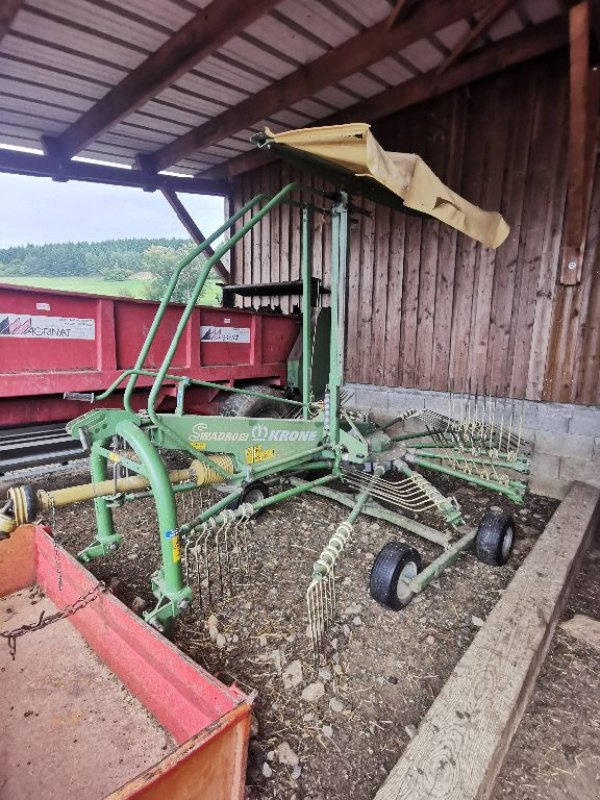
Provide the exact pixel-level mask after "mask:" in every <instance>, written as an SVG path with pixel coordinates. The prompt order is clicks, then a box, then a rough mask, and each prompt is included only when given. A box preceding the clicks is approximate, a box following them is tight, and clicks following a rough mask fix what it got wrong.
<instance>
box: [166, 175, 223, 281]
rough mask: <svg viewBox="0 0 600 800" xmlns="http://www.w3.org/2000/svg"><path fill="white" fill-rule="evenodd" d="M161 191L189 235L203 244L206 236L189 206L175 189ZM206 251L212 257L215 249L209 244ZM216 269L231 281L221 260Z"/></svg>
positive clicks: (197, 242)
mask: <svg viewBox="0 0 600 800" xmlns="http://www.w3.org/2000/svg"><path fill="white" fill-rule="evenodd" d="M161 192H162V194H163V196H164V198H165V200H166V201H167V203H168V204H169V205H170V206H171V208H172V209H173V211H174V212H175V214H176V215H177V219H178V220H179V221H180V222H181V224H182V225H183V227H184V228H185V229H186V231H187V232H188V233H189V235H190V236H191V237H192V239H193V240H194V241H195V242H196V244H202V242H204V241H205V239H206V236H204V234H203V233H202V231H201V230H200V228H199V227H198V226H197V225H196V222H195V221H194V219H193V218H192V216H191V215H190V213H189V211H188V210H187V208H186V207H185V206H184V205H183V203H182V202H181V200H180V199H179V197H177V193H176V192H175V191H173V189H161ZM204 253H205V254H206V256H208V258H211V257H212V256H214V254H215V251H214V250H213V249H212V247H211V246H210V245H209V246H208V247H207V248H206V249H205V251H204ZM215 269H216V270H217V272H218V273H219V275H220V276H221V277H222V278H224V279H225V280H226V281H227V283H229V272H228V270H227V269H226V268H225V267H224V266H223V264H222V262H221V261H218V262H217V263H216V264H215Z"/></svg>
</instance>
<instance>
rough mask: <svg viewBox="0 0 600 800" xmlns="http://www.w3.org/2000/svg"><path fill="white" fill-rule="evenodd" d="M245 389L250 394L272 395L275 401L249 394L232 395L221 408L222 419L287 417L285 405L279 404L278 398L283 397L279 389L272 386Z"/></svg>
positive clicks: (247, 387)
mask: <svg viewBox="0 0 600 800" xmlns="http://www.w3.org/2000/svg"><path fill="white" fill-rule="evenodd" d="M245 388H246V389H247V390H248V391H249V392H256V393H257V394H265V395H270V396H271V397H272V398H273V399H272V400H270V399H268V398H266V397H250V396H249V395H247V394H230V395H229V397H228V398H227V399H226V400H225V401H224V402H223V405H222V406H221V416H222V417H252V418H254V419H257V418H258V419H261V418H265V417H267V418H271V419H281V418H282V417H283V416H284V415H285V411H286V406H285V404H284V403H278V402H277V398H278V397H281V392H279V391H277V389H273V388H272V387H271V386H246V387H245Z"/></svg>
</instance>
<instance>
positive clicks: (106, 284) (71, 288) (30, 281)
mask: <svg viewBox="0 0 600 800" xmlns="http://www.w3.org/2000/svg"><path fill="white" fill-rule="evenodd" d="M0 283H13V284H16V285H17V286H34V287H36V288H38V289H58V290H62V291H67V292H84V293H85V294H101V295H106V296H110V297H137V298H142V299H145V298H147V296H148V289H149V284H150V281H140V280H136V279H135V278H127V279H126V280H123V281H110V280H103V279H102V278H87V277H80V276H77V275H76V276H74V277H72V278H65V277H61V278H49V277H47V276H46V275H32V276H30V277H28V278H22V277H19V278H13V277H10V276H9V277H7V276H5V275H1V276H0Z"/></svg>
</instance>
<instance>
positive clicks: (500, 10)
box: [436, 0, 515, 75]
mask: <svg viewBox="0 0 600 800" xmlns="http://www.w3.org/2000/svg"><path fill="white" fill-rule="evenodd" d="M514 2H515V0H498V2H496V3H494V4H493V5H492V6H490V8H489V9H488V10H487V11H486V12H485V13H484V14H482V16H481V19H480V20H479V22H478V23H477V24H476V25H475V26H474V27H473V28H471V30H469V31H467V32H466V33H465V35H464V36H463V37H462V39H461V40H460V41H459V42H457V44H456V45H455V47H454V49H453V50H452V52H451V53H450V55H449V56H448V57H447V58H446V59H444V61H442V63H441V64H440V66H439V67H438V68H437V70H436V73H437V74H438V75H441V74H442V72H446V70H447V69H448V68H449V67H451V66H452V65H453V64H456V62H457V61H459V59H460V58H461V57H462V56H463V55H464V54H465V53H466V52H467V50H468V49H469V48H470V47H471V46H472V45H473V44H475V42H476V41H477V40H478V39H480V38H481V37H482V36H483V35H484V34H485V33H486V31H488V30H489V29H490V28H491V27H492V25H493V24H494V23H495V22H496V20H497V19H499V18H500V17H501V16H502V15H503V14H504V13H505V12H506V11H508V9H509V8H510V6H512V5H513V4H514Z"/></svg>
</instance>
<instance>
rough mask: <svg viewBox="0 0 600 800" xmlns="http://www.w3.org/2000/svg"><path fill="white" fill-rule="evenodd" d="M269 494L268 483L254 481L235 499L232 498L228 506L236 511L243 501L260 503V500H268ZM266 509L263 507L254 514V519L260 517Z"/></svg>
mask: <svg viewBox="0 0 600 800" xmlns="http://www.w3.org/2000/svg"><path fill="white" fill-rule="evenodd" d="M268 496H269V487H268V486H267V484H266V483H263V482H262V481H252V483H249V484H248V485H247V486H245V487H244V491H243V492H242V493H241V495H240V496H239V497H236V498H235V500H232V501H231V503H230V504H229V505H228V506H227V508H231V509H232V510H234V511H235V509H236V508H239V507H240V506H241V505H242V503H258V502H259V501H260V500H266V498H267V497H268ZM265 511H266V509H265V508H261V509H260V511H258V512H257V513H256V514H255V515H254V519H256V518H257V517H260V516H261V515H262V514H264V513H265Z"/></svg>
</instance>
